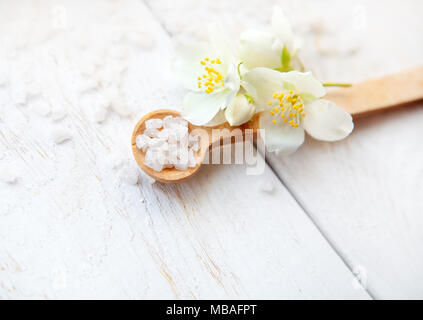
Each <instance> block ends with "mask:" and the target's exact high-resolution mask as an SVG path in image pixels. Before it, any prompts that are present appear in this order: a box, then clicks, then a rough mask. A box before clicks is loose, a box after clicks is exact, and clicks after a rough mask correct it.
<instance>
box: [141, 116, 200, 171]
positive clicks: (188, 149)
mask: <svg viewBox="0 0 423 320" xmlns="http://www.w3.org/2000/svg"><path fill="white" fill-rule="evenodd" d="M145 127H146V129H145V130H144V133H143V134H141V135H138V136H137V137H136V140H135V142H136V145H137V147H138V149H141V150H142V151H143V152H145V158H144V161H145V164H146V165H147V166H148V167H150V168H152V169H153V170H155V171H158V172H160V171H162V170H163V169H164V168H175V169H177V170H183V171H185V170H187V169H188V168H193V167H195V166H196V165H197V161H196V158H195V152H197V151H198V150H199V136H194V135H191V134H189V132H188V122H187V121H186V120H184V119H182V118H181V117H173V116H166V117H164V118H163V120H162V119H150V120H147V121H146V122H145Z"/></svg>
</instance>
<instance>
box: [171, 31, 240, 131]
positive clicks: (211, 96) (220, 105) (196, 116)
mask: <svg viewBox="0 0 423 320" xmlns="http://www.w3.org/2000/svg"><path fill="white" fill-rule="evenodd" d="M174 71H175V73H176V75H177V77H178V78H179V79H180V80H181V82H182V83H183V84H184V86H185V87H186V88H187V89H189V90H190V92H189V93H188V94H187V95H186V96H185V98H184V101H183V107H182V116H183V117H184V118H185V119H186V120H188V121H189V122H191V123H193V124H195V125H217V124H219V122H220V123H222V122H225V121H226V119H225V117H224V113H223V110H224V109H225V108H226V107H228V106H230V105H232V104H233V101H234V99H235V96H236V94H237V93H238V91H239V89H240V81H241V80H240V75H239V73H238V61H237V60H236V58H235V55H234V53H233V51H232V50H231V47H230V45H229V42H228V41H227V40H226V39H225V37H224V36H223V33H222V32H221V31H220V30H219V29H218V28H213V29H212V30H211V32H210V43H199V44H194V45H191V46H188V47H186V48H184V49H183V50H181V51H180V52H179V54H178V55H177V58H176V59H175V61H174ZM220 111H222V112H220Z"/></svg>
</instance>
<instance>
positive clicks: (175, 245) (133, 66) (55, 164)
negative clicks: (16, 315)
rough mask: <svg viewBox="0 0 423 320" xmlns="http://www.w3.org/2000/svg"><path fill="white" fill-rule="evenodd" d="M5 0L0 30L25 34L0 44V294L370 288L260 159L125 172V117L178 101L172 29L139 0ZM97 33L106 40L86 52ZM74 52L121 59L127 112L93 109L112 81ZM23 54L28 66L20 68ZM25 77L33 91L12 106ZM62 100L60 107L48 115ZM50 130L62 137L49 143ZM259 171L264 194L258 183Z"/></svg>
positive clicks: (334, 294)
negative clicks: (251, 170)
mask: <svg viewBox="0 0 423 320" xmlns="http://www.w3.org/2000/svg"><path fill="white" fill-rule="evenodd" d="M3 5H5V4H3ZM0 7H1V5H0ZM4 9H5V8H2V9H1V8H0V17H1V19H0V30H3V31H5V30H7V28H8V18H9V17H13V19H14V24H13V28H14V30H15V33H14V34H15V35H16V39H22V38H20V36H22V37H23V34H27V32H29V31H30V30H33V31H34V32H35V34H34V35H33V36H34V37H33V38H30V39H27V40H28V41H27V42H25V41H24V43H22V42H20V43H18V45H17V46H16V47H15V49H14V50H13V51H11V52H10V51H7V52H2V55H3V58H2V59H7V60H6V61H7V62H8V65H9V66H10V68H11V69H13V70H14V72H13V74H11V79H10V82H11V86H6V87H5V88H0V159H1V169H8V170H12V171H15V172H16V174H17V177H18V179H17V181H16V182H15V183H14V184H5V183H4V182H0V199H1V210H0V239H1V241H0V298H6V299H10V298H45V299H52V298H162V299H163V298H354V299H368V298H369V295H368V294H367V293H366V292H365V291H364V290H363V289H361V288H357V287H356V286H355V284H354V283H355V282H354V278H353V275H352V273H351V272H350V270H349V269H348V268H347V267H346V265H345V264H344V263H343V261H342V260H341V259H340V258H339V256H337V254H336V253H335V252H334V251H333V250H332V248H331V247H330V245H329V244H328V243H327V242H326V240H325V239H324V238H323V237H322V235H321V234H320V233H319V231H318V230H317V229H316V228H315V226H314V225H313V224H312V223H311V222H310V220H309V218H308V217H307V216H306V215H305V213H304V212H303V210H302V209H301V208H300V207H299V206H298V204H297V203H296V202H295V201H294V199H293V198H292V197H291V196H290V195H289V193H288V192H287V190H286V189H285V188H284V187H283V186H282V185H281V184H280V183H278V179H277V178H276V176H275V175H274V174H273V173H272V172H271V171H270V170H269V168H268V167H266V168H265V172H264V173H263V175H261V176H259V177H257V176H248V175H246V174H245V169H246V168H245V167H244V166H208V167H206V168H204V169H202V170H201V172H200V173H199V175H198V176H197V177H196V179H195V180H191V181H188V182H186V183H184V184H180V185H172V186H167V185H160V184H157V185H153V186H151V185H150V184H149V183H148V182H146V180H145V179H141V180H139V182H138V183H137V184H135V185H131V184H128V183H126V182H125V181H128V180H129V182H130V180H131V176H132V175H133V174H134V171H133V168H135V166H136V165H135V162H134V161H133V159H132V156H131V150H130V137H131V132H132V129H133V126H134V125H135V123H136V121H137V119H138V118H139V117H140V116H141V115H142V114H144V113H145V112H147V111H149V110H152V109H156V108H160V107H177V106H178V105H179V103H180V101H181V92H179V91H177V90H176V89H172V87H171V86H169V84H168V82H167V78H168V76H169V73H168V69H167V63H168V62H169V61H170V60H171V57H172V48H171V42H170V39H169V38H168V37H167V35H166V34H165V33H164V31H163V30H162V29H161V27H160V26H159V24H158V23H157V22H156V21H155V20H154V19H153V18H152V16H151V15H150V12H149V11H148V10H147V9H146V8H145V7H144V5H143V4H142V3H141V2H139V1H125V2H106V1H90V2H89V3H87V2H74V1H67V2H66V1H65V2H60V3H57V2H47V1H44V2H36V3H34V2H28V3H25V4H22V3H14V4H10V3H9V4H8V5H7V10H4ZM50 9H52V10H50ZM51 13H52V14H53V17H51V16H49V15H50V14H51ZM111 22H112V23H111ZM50 23H53V25H54V26H55V28H54V30H53V31H54V32H53V33H50V32H47V31H46V30H51V28H50V29H48V28H47V27H49V26H50ZM34 25H37V26H38V28H33V26H34ZM46 28H47V29H46ZM19 30H20V31H19ZM135 31H137V32H138V33H137V35H138V36H140V35H141V36H142V35H143V36H144V37H147V38H148V37H149V38H148V39H147V40H148V41H147V44H146V39H144V38H143V39H142V40H141V42H140V43H138V44H137V46H136V45H134V47H131V46H132V45H131V46H126V47H123V48H122V46H120V43H121V42H120V41H121V39H120V36H122V35H124V36H128V35H129V33H130V32H135ZM19 32H20V33H19ZM44 32H45V33H44ZM21 33H22V34H21ZM6 34H7V33H6ZM111 34H112V35H114V36H113V38H114V40H113V41H112V42H110V43H109V42H107V41H106V43H102V41H105V39H109V38H108V35H111ZM4 35H5V33H3V32H2V33H0V37H1V36H3V38H2V41H3V40H4V41H5V42H7V41H9V40H10V39H9V40H7V39H4ZM99 35H103V36H99ZM40 37H41V38H42V39H43V41H39V40H40ZM85 37H86V39H88V40H89V41H88V43H89V45H88V46H87V45H86V43H84V41H82V40H83V38H85ZM116 39H117V40H116ZM125 39H126V38H125ZM118 40H119V41H118ZM129 40H131V41H133V40H140V39H137V38H136V37H135V39H129ZM152 43H155V44H156V45H155V47H154V48H150V50H147V48H148V47H149V45H150V47H151V44H152ZM102 45H105V52H102V53H100V54H98V52H94V53H93V52H91V51H92V50H93V48H96V49H98V48H99V47H101V46H102ZM140 47H141V48H140ZM125 48H126V49H128V50H129V52H127V53H126V54H124V52H125V51H122V49H125ZM109 50H110V51H111V52H109ZM78 52H84V58H85V57H91V58H92V59H93V60H92V62H91V63H93V64H95V65H96V64H99V65H101V66H100V67H96V70H97V71H96V72H95V74H97V72H98V71H103V70H109V69H108V67H110V66H112V65H115V64H118V67H119V66H121V64H120V63H121V62H119V61H124V62H125V63H126V65H127V66H128V69H127V71H126V73H124V76H123V80H122V81H121V82H119V85H120V87H121V90H122V92H124V97H125V98H126V101H127V103H128V105H129V106H130V107H131V108H132V110H129V111H128V114H129V117H120V116H118V115H117V114H116V113H111V114H110V115H109V117H108V118H107V119H106V120H105V122H104V123H103V124H101V125H100V124H97V123H95V122H94V121H93V120H92V119H93V110H94V109H95V108H99V107H100V106H99V105H100V104H101V103H102V102H101V101H100V100H101V99H99V98H102V96H103V95H105V94H106V93H107V92H105V89H104V88H105V87H107V86H111V87H112V88H114V87H117V84H116V83H115V82H113V83H112V84H111V85H109V84H108V80H110V79H109V78H110V77H99V78H96V76H93V77H94V78H93V77H88V78H83V77H82V78H81V75H80V74H79V72H78V70H77V67H78V64H79V63H80V61H79V59H81V58H82V57H81V56H80V55H78ZM122 52H123V53H122ZM5 55H6V58H5V57H4V56H5ZM110 56H112V57H110ZM122 56H124V59H122ZM23 61H24V62H26V63H27V64H28V68H25V70H20V69H19V68H20V66H21V62H23ZM91 63H88V65H84V66H83V70H82V71H83V73H88V74H89V73H91V71H92V69H91V68H90V66H92V64H91ZM27 69H28V70H27ZM118 70H120V69H119V68H118ZM21 71H22V72H21ZM120 72H121V71H119V73H120ZM30 75H33V76H34V77H35V80H36V81H39V82H40V85H41V86H42V94H43V96H41V97H37V98H34V97H32V96H31V97H28V103H26V104H22V105H20V106H16V105H15V104H16V103H17V102H19V101H21V102H22V101H23V100H25V99H23V98H25V97H22V96H19V95H17V93H22V92H24V91H22V90H26V89H27V88H26V87H24V81H23V80H24V79H27V78H28V77H29V76H30ZM84 79H85V80H84ZM93 79H94V81H93ZM113 81H116V79H115V78H113ZM81 85H82V89H81ZM81 90H85V91H87V92H86V93H83V94H81ZM38 99H44V100H45V101H47V102H48V103H49V105H50V107H51V108H52V110H53V115H52V116H51V117H50V119H46V118H45V117H42V116H39V115H38V114H36V113H35V112H34V110H38V113H40V109H39V106H38V107H36V102H37V101H38V102H39V100H38ZM44 100H43V101H44ZM125 105H126V104H125ZM117 110H119V111H120V112H121V113H126V111H125V110H124V109H122V108H117ZM41 111H42V110H41ZM61 112H67V116H66V117H64V118H63V119H61V120H53V119H52V118H53V117H56V119H57V118H61V115H60V113H61ZM41 113H43V112H41ZM57 128H61V129H65V130H67V131H66V133H67V134H69V136H70V137H71V140H69V141H67V142H64V143H62V144H55V143H54V141H53V139H54V136H53V135H52V132H54V130H56V129H57ZM115 158H118V161H115V160H114V159H115ZM120 160H123V162H124V163H123V164H122V165H119V162H120ZM116 168H117V169H116ZM126 171H128V173H129V174H127V176H128V177H127V179H123V180H122V179H120V178H119V175H121V176H122V173H125V172H126ZM122 177H125V175H123V176H122ZM128 178H129V179H128ZM263 179H264V180H266V181H270V182H271V183H273V184H274V185H275V191H274V194H266V193H263V192H259V191H258V190H257V185H258V183H259V182H260V181H261V180H263Z"/></svg>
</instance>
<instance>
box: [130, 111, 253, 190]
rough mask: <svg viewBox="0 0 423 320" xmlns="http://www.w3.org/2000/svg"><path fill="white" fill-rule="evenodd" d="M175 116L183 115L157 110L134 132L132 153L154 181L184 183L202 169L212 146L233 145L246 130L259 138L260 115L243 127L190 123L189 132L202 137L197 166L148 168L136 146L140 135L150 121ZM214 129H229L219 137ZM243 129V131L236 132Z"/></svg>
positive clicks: (140, 122) (146, 116) (142, 119)
mask: <svg viewBox="0 0 423 320" xmlns="http://www.w3.org/2000/svg"><path fill="white" fill-rule="evenodd" d="M169 115H171V116H174V117H180V116H181V114H180V113H179V112H178V111H175V110H168V109H161V110H155V111H152V112H150V113H148V114H146V115H145V116H144V117H142V118H141V119H140V121H138V123H137V124H136V126H135V128H134V131H133V133H132V139H131V144H132V152H133V154H134V157H135V160H136V161H137V163H138V165H139V166H140V167H141V169H142V170H143V171H144V172H145V173H146V174H148V175H149V176H150V177H152V178H153V179H155V180H157V181H160V182H164V183H176V182H182V181H184V180H186V179H188V178H190V177H192V176H193V175H194V174H195V173H196V172H197V171H198V170H199V169H200V167H201V164H202V163H203V160H204V157H205V155H206V154H207V150H208V149H209V147H210V146H211V145H215V144H217V143H222V142H223V143H227V142H228V141H230V142H231V143H232V142H233V141H235V139H233V138H234V137H236V136H238V135H242V136H244V133H245V130H246V129H252V130H253V134H254V137H256V136H257V129H258V115H256V116H255V117H253V119H251V120H250V121H249V122H247V123H245V124H243V125H241V126H236V127H235V126H234V127H231V126H230V125H229V124H228V123H224V124H221V125H218V126H215V127H203V126H195V125H193V124H191V123H188V131H189V132H190V133H193V134H197V135H199V136H200V142H199V143H200V148H199V150H198V151H197V152H196V153H195V158H196V161H197V165H196V166H195V167H194V168H188V169H187V170H184V171H183V170H177V169H175V168H164V169H163V170H162V171H160V172H159V171H155V170H153V169H152V168H150V167H148V166H147V165H146V164H145V152H143V151H142V150H141V149H138V147H137V144H136V138H137V136H138V135H140V134H143V133H144V130H145V129H146V127H145V122H146V121H147V120H149V119H163V118H164V117H166V116H169ZM213 129H220V130H223V129H228V130H225V131H222V134H221V135H219V136H213V134H212V131H213ZM235 129H241V130H235Z"/></svg>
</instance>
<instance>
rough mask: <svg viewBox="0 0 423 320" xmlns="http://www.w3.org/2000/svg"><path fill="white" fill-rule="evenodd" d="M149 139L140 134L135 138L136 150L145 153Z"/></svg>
mask: <svg viewBox="0 0 423 320" xmlns="http://www.w3.org/2000/svg"><path fill="white" fill-rule="evenodd" d="M150 140H151V138H150V137H148V136H146V135H144V134H140V135H138V136H137V137H136V138H135V143H136V145H137V148H138V149H142V151H144V152H145V150H146V148H147V147H148V145H149V142H150Z"/></svg>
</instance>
